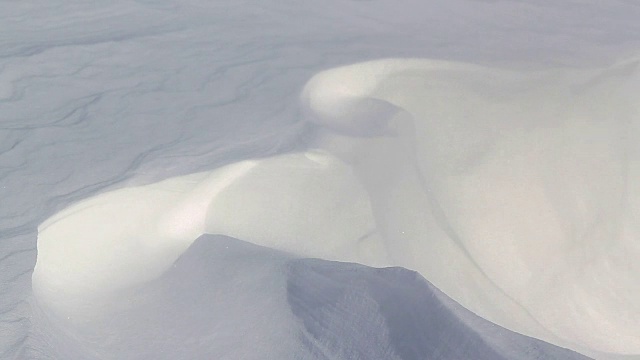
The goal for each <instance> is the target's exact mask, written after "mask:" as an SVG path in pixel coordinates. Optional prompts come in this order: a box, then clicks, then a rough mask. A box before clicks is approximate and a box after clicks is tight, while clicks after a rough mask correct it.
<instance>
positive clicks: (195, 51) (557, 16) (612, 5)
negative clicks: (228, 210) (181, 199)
mask: <svg viewBox="0 0 640 360" xmlns="http://www.w3.org/2000/svg"><path fill="white" fill-rule="evenodd" d="M639 16H640V7H638V5H637V4H636V3H635V2H633V1H623V0H615V1H607V2H601V1H595V0H585V1H579V2H578V1H562V2H557V1H546V0H533V1H527V2H526V3H525V2H516V1H470V0H453V1H429V2H424V1H417V0H416V1H407V2H404V3H403V4H402V6H398V4H397V3H393V2H389V1H382V0H377V1H342V0H340V1H339V0H331V1H325V2H322V3H313V4H311V3H300V2H294V1H281V0H273V1H243V2H237V1H235V2H230V1H217V2H215V3H211V2H204V1H195V0H194V1H181V2H176V1H171V0H164V1H154V2H149V1H129V0H126V1H125V0H116V1H111V2H93V3H91V4H89V3H84V2H80V1H59V0H53V1H49V2H47V3H46V4H42V3H41V2H34V1H21V2H5V3H2V4H0V104H1V105H0V139H1V140H0V205H1V206H0V267H1V268H2V271H1V272H0V334H1V335H0V358H18V359H20V358H24V356H23V354H24V353H25V351H32V350H33V351H37V346H35V345H33V344H37V343H39V341H41V340H42V339H43V336H35V335H29V334H30V333H31V334H37V333H39V331H40V330H39V328H38V326H37V324H34V323H32V321H35V320H34V316H33V313H34V312H36V313H37V312H38V311H39V308H38V307H35V308H33V307H31V306H30V304H29V302H28V301H27V299H28V298H29V297H30V295H31V274H32V272H33V269H34V266H35V261H36V237H37V228H38V226H39V225H40V224H42V223H44V222H45V220H46V219H48V218H50V217H52V216H54V214H56V213H58V212H59V211H61V210H63V209H65V208H68V207H69V206H71V205H72V204H74V203H77V202H79V201H81V200H83V199H86V198H91V197H93V196H96V195H98V194H100V193H103V192H105V191H106V190H116V189H123V188H127V187H132V186H138V185H144V184H150V183H154V182H158V181H161V180H164V179H167V178H171V177H175V176H185V175H188V174H193V173H199V172H203V171H210V170H211V169H215V168H218V167H220V166H221V165H224V164H228V163H233V162H238V161H241V160H244V159H248V158H256V157H265V156H270V155H273V154H277V153H283V152H291V151H297V150H300V149H305V148H307V147H308V146H309V145H310V141H311V139H314V137H313V136H309V135H310V132H311V133H313V131H310V128H313V126H308V122H307V121H306V120H310V119H309V118H305V116H307V114H303V113H301V112H300V110H299V109H300V108H299V101H298V96H299V92H300V89H301V88H302V87H303V85H304V84H305V82H306V81H307V80H308V79H309V78H310V77H312V76H313V75H314V74H316V73H318V72H320V71H322V70H326V69H329V68H333V67H336V66H339V65H344V64H353V63H358V62H362V61H367V60H371V59H379V58H388V57H404V58H432V59H444V60H458V61H464V62H467V63H475V64H485V65H486V64H490V65H492V66H496V67H500V68H511V69H517V71H518V72H520V71H531V70H532V69H548V68H557V67H562V66H564V67H565V68H566V67H570V68H584V67H587V68H591V69H594V68H598V67H600V68H602V67H606V66H609V65H610V64H615V63H619V62H620V61H621V60H622V59H631V58H633V57H634V56H637V53H638V47H639V46H640V45H639V42H640V41H639V40H640V39H639V38H638V34H640V31H639V30H640V29H638V27H640V25H639V22H638V21H637V19H638V17H639ZM589 71H591V70H589ZM589 71H588V72H589ZM615 82H616V81H614V83H615ZM606 86H607V85H603V87H601V88H600V90H598V91H601V90H602V89H605V88H606ZM586 98H588V97H586ZM613 98H614V99H616V98H617V99H619V94H616V95H614V96H613ZM596 103H599V102H596ZM589 104H590V103H589V102H587V105H589ZM583 105H584V103H583ZM376 106H379V104H378V105H376ZM382 108H383V109H385V108H386V109H389V107H385V106H383V107H382ZM608 124H609V123H608V122H603V123H602V125H601V126H602V127H603V128H606V130H607V131H605V132H604V133H600V132H598V131H593V132H592V133H591V137H590V138H588V141H587V139H581V138H574V139H572V141H571V142H570V144H572V145H571V146H568V147H566V148H564V149H563V150H562V153H563V154H564V155H563V156H560V157H559V158H560V159H567V158H570V155H571V151H575V150H576V149H587V150H592V149H593V148H592V147H591V146H590V144H595V143H599V140H601V137H602V136H605V137H606V136H611V137H615V136H616V131H619V130H620V128H619V127H616V126H612V127H611V128H609V127H608ZM596 128H597V127H596ZM593 129H595V128H592V130H593ZM583 130H585V129H584V128H583ZM549 131H550V130H549ZM632 134H634V133H633V132H629V134H627V133H624V134H623V135H624V136H623V137H625V138H626V137H629V136H630V135H632ZM558 139H559V138H556V140H558ZM594 139H595V140H598V141H593V140H594ZM453 140H455V139H453ZM518 140H519V139H518V138H515V139H513V140H512V141H513V142H514V143H515V142H517V141H518ZM580 143H581V145H580V146H582V147H579V146H578V147H576V144H580ZM444 144H445V145H446V144H448V142H444ZM527 144H531V143H530V142H529V143H527V142H524V143H523V145H520V148H519V154H520V155H522V156H523V157H524V158H525V159H524V162H526V161H529V159H531V158H532V156H533V155H532V154H526V151H525V149H526V146H527ZM314 145H315V144H314ZM512 145H513V144H512ZM546 145H550V146H551V148H552V149H555V150H557V149H558V148H559V147H561V146H560V142H556V143H553V138H550V139H549V140H546ZM510 148H511V147H510V145H509V144H507V145H505V144H503V145H502V149H503V150H504V149H510ZM596 148H597V147H596ZM444 149H446V147H445V148H444ZM599 149H600V150H602V151H599V152H597V153H598V154H605V155H606V156H603V157H602V158H601V159H600V161H603V162H606V159H607V157H608V156H610V155H612V154H616V153H619V151H620V149H621V148H620V147H619V146H618V147H616V146H613V147H611V148H606V147H605V148H602V147H600V148H599ZM580 153H582V152H580ZM586 153H587V154H589V153H590V151H587V152H586ZM525 155H526V156H525ZM578 155H579V154H577V156H578ZM633 156H634V153H633V151H631V152H629V153H628V157H627V159H633ZM507 158H508V157H505V158H504V160H505V161H506V159H507ZM547 158H554V156H552V154H551V152H550V154H549V155H548V156H547ZM581 159H582V158H581ZM582 160H584V159H582ZM597 160H598V159H593V160H590V161H596V162H597ZM625 163H627V160H621V161H619V162H617V164H625ZM628 163H633V162H632V161H628ZM502 165H504V164H500V163H499V162H498V163H494V164H493V165H492V166H493V169H498V168H500V166H502ZM538 165H539V164H538ZM570 165H571V164H570V163H567V161H566V160H563V161H558V162H557V163H556V164H555V165H554V167H553V168H551V169H547V170H548V171H549V172H550V173H552V174H553V173H554V171H556V170H555V169H557V171H556V172H560V173H561V172H562V171H564V170H568V171H569V173H571V174H573V175H572V176H568V177H566V178H562V176H550V180H547V181H548V182H551V183H552V184H556V185H557V184H558V182H560V183H561V182H562V181H560V180H563V181H565V183H566V184H564V185H565V187H569V188H572V182H571V181H573V180H575V178H576V176H577V175H576V174H579V172H580V171H581V170H580V168H579V167H578V166H573V167H572V166H570ZM567 166H568V169H566V168H567ZM614 167H615V163H614V164H612V165H607V166H605V167H604V171H603V173H604V174H612V173H615V171H613V170H612V169H614ZM489 168H491V166H489ZM445 170H446V169H445ZM561 170H562V171H561ZM486 174H487V175H488V174H491V171H487V172H486ZM587 174H589V173H588V172H587ZM510 175H514V174H510ZM596 179H597V181H594V184H593V186H594V188H590V187H589V186H592V185H591V184H587V185H585V184H584V182H583V183H582V184H583V186H582V187H577V188H575V189H573V191H572V192H571V193H570V194H569V195H567V194H563V193H557V192H553V191H552V192H551V196H550V197H551V198H553V199H554V201H555V203H556V204H560V205H562V206H560V208H562V207H566V206H568V208H569V209H572V210H571V211H569V212H568V214H567V213H560V214H557V218H558V219H563V220H564V222H561V223H566V224H571V223H573V221H574V220H576V219H578V220H580V219H581V220H583V221H585V222H587V220H589V219H590V220H594V219H598V221H599V224H600V226H602V224H607V223H609V224H610V228H608V229H605V230H611V229H614V228H615V227H616V226H617V221H618V220H619V219H622V217H620V216H619V214H620V212H618V211H617V210H616V211H612V212H610V213H609V212H607V211H604V210H601V211H599V212H597V211H596V212H595V213H594V212H591V213H590V212H589V211H586V210H588V209H592V210H593V209H596V208H599V206H600V205H602V204H607V201H605V199H607V196H609V195H610V196H612V197H613V198H611V199H609V205H607V206H608V207H607V206H606V207H605V209H614V208H615V207H616V206H617V205H615V204H613V203H614V202H615V201H614V200H613V199H615V197H616V196H617V197H618V198H623V199H625V201H627V200H626V199H629V198H633V196H631V197H629V195H628V194H627V193H625V192H621V191H620V189H621V187H616V186H615V183H616V181H619V177H618V180H615V181H614V180H612V181H611V182H609V181H608V180H606V179H604V177H601V176H600V174H598V176H596ZM449 185H450V186H453V185H455V184H453V183H449ZM603 185H605V186H604V187H602V186H603ZM440 186H442V185H440ZM460 186H462V185H459V184H458V188H457V189H459V188H460ZM552 188H553V187H552ZM602 189H604V190H602ZM612 189H613V190H612ZM454 190H456V189H455V188H450V189H448V191H447V192H444V191H443V192H441V193H442V194H444V193H447V194H448V195H447V196H448V198H447V199H444V200H443V199H440V203H441V205H442V207H443V213H444V214H445V215H447V217H448V218H449V219H451V218H455V216H453V215H452V214H454V215H455V214H458V215H460V216H461V215H463V214H462V213H461V212H460V213H458V211H461V210H460V209H459V208H453V209H452V208H446V205H448V206H451V204H453V203H455V202H456V199H455V198H451V197H450V196H454V195H456V192H455V191H454ZM590 190H593V191H590ZM601 190H602V191H601ZM545 191H547V190H546V189H545ZM581 193H597V194H599V195H600V196H599V197H595V198H592V200H593V199H595V200H593V201H592V202H590V203H580V202H575V201H574V198H573V196H575V195H578V194H581ZM451 194H453V195H451ZM457 196H462V193H457ZM597 204H599V205H598V206H595V205H597ZM612 204H613V205H612ZM618 204H619V203H618ZM585 209H586V210H585ZM618 209H619V208H618ZM572 211H573V212H572ZM580 211H583V212H582V214H591V215H594V214H596V215H594V216H592V217H589V216H586V217H582V218H581V217H580V216H576V214H580ZM490 215H491V214H488V215H487V216H490ZM494 215H495V213H494ZM582 216H584V215H582ZM461 217H462V216H461ZM464 218H466V216H465V217H464ZM498 218H499V216H498ZM599 219H601V220H599ZM628 220H629V219H626V220H624V221H628ZM598 221H596V223H597V222H598ZM486 223H487V224H493V225H495V224H496V223H495V222H491V221H489V222H486ZM577 223H580V222H579V221H577ZM455 225H456V226H460V227H462V228H464V227H465V226H464V224H462V225H461V224H460V221H458V223H456V224H455ZM466 226H467V227H470V226H471V225H469V224H467V225H466ZM470 228H474V227H473V226H471V227H470ZM554 228H555V229H564V231H568V233H569V235H571V231H573V230H574V229H573V228H572V226H566V225H562V224H561V225H558V226H556V227H554ZM596 228H597V226H596ZM605 228H607V226H605ZM600 229H601V233H600V235H598V236H602V237H604V236H605V235H604V234H607V231H602V227H601V228H600ZM625 231H627V230H625ZM569 235H568V236H566V237H564V238H575V237H572V236H569ZM596 243H597V242H596ZM600 244H601V245H602V244H605V245H606V243H605V242H600ZM616 244H618V245H616V246H617V248H616V246H614V247H611V248H608V249H604V252H609V253H610V254H612V255H611V256H610V257H608V258H609V259H614V260H615V261H614V262H607V261H604V262H600V264H598V265H595V266H593V267H592V272H583V273H581V276H582V277H583V278H584V279H586V280H588V281H592V283H591V285H590V286H589V287H590V288H591V290H589V291H591V292H594V291H595V290H593V289H603V285H605V286H614V285H610V283H609V282H608V281H606V280H605V279H603V278H598V277H597V276H596V275H598V274H600V273H601V271H600V269H602V268H605V269H606V270H609V269H608V267H609V266H610V265H612V264H613V265H615V266H614V268H615V267H616V266H617V267H618V269H617V270H616V271H618V272H621V273H622V274H623V276H622V277H621V278H620V281H619V282H616V283H614V284H624V283H625V282H629V283H631V284H634V283H635V282H636V281H634V279H636V278H637V273H636V272H635V271H636V270H635V267H634V266H636V265H634V263H633V262H631V263H629V262H628V261H629V259H630V258H629V257H628V255H629V254H628V253H629V251H628V247H624V246H622V247H620V246H619V243H616ZM605 247H606V246H605ZM399 248H400V247H398V249H399ZM576 249H581V248H580V247H576ZM598 250H599V249H598V248H592V249H586V251H585V252H584V254H581V255H589V254H596V253H598ZM581 251H582V250H578V253H580V252H581ZM540 253H542V254H543V253H544V252H540ZM540 253H539V254H540ZM631 253H632V252H631ZM538 256H540V255H538ZM625 259H626V260H625ZM483 262H484V263H485V265H483V266H486V263H487V262H489V263H491V262H490V261H487V259H484V260H483ZM538 267H539V266H538ZM625 270H626V271H625ZM558 271H559V270H558V269H550V270H549V272H558ZM576 272H577V273H579V271H576ZM503 273H508V272H504V271H503ZM605 273H606V272H605ZM504 275H508V274H493V276H498V277H500V276H504ZM428 278H429V280H431V281H434V282H435V280H434V279H433V278H431V277H428ZM507 280H509V281H508V283H510V284H511V285H510V287H512V288H516V289H515V290H513V291H515V292H516V293H520V294H523V293H526V291H524V290H522V289H517V287H518V286H519V285H518V279H515V280H514V279H507ZM567 281H568V280H567ZM588 281H587V282H588ZM569 282H570V281H569ZM435 283H436V285H437V286H438V287H440V288H442V284H439V283H437V282H435ZM614 287H616V288H618V287H619V286H618V285H615V286H614ZM622 288H624V287H622ZM629 289H634V288H633V287H629ZM636 289H637V288H636ZM631 291H634V290H631ZM546 295H547V294H544V293H543V296H542V297H543V298H545V297H546ZM578 295H580V294H575V295H574V296H577V297H579V296H578ZM628 295H630V296H633V295H634V294H632V293H631V294H628ZM626 296H627V295H625V296H624V297H622V298H626ZM457 297H458V299H463V296H462V295H459V296H457ZM605 299H606V297H605ZM463 302H464V301H463ZM607 302H609V300H607ZM588 308H589V310H590V311H594V309H593V308H591V307H588ZM560 311H561V312H560V316H561V317H562V316H564V315H565V314H566V312H567V311H566V310H560ZM595 311H596V313H597V312H598V311H599V310H595ZM630 319H631V320H632V318H630ZM631 329H633V328H631ZM44 338H45V339H46V336H44ZM625 344H626V343H625ZM623 345H624V344H623ZM601 346H602V345H599V347H601ZM595 355H598V357H599V358H604V356H603V355H599V354H594V356H595ZM42 356H45V354H42ZM629 358H633V356H631V357H629Z"/></svg>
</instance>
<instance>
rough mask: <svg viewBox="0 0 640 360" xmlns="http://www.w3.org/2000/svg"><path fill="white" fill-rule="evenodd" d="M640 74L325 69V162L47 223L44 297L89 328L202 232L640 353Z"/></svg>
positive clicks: (84, 209) (246, 169)
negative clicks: (355, 267) (393, 278)
mask: <svg viewBox="0 0 640 360" xmlns="http://www.w3.org/2000/svg"><path fill="white" fill-rule="evenodd" d="M639 74H640V72H639V70H638V61H637V60H630V61H626V62H621V63H618V64H615V65H613V66H610V67H606V68H589V69H582V70H579V69H568V68H560V67H558V68H552V69H547V70H518V71H515V70H508V69H498V68H488V67H481V66H477V65H471V64H462V63H455V62H446V61H433V60H421V59H388V60H379V61H371V62H365V63H358V64H354V65H350V66H344V67H339V68H335V69H330V70H327V71H324V72H320V73H318V74H317V75H315V76H314V77H313V78H311V80H310V81H309V82H308V83H307V85H306V86H305V88H304V89H303V91H302V96H301V106H302V108H303V110H304V114H305V116H306V119H307V120H308V122H310V123H312V124H315V125H316V126H317V127H318V129H317V131H316V133H315V137H314V139H313V141H312V142H311V145H310V146H309V149H307V150H306V151H302V152H295V153H289V154H283V155H278V156H275V157H269V158H260V159H252V160H250V161H244V162H238V163H235V164H231V165H227V166H224V167H221V168H217V169H215V170H212V171H209V172H203V173H197V174H193V175H186V176H181V177H175V178H170V179H167V180H164V181H161V182H158V183H154V184H151V185H144V186H139V187H130V188H124V189H120V190H115V191H112V192H107V193H103V194H100V195H97V196H95V197H92V198H89V199H86V200H83V201H81V202H79V203H78V204H75V205H73V206H71V207H69V208H67V209H65V210H63V211H62V212H60V213H58V214H56V215H54V216H53V217H52V218H50V219H49V220H47V221H46V222H45V223H43V224H42V225H41V227H40V228H39V237H38V260H37V263H36V267H35V270H34V274H33V287H34V293H35V295H36V296H37V299H38V302H39V303H40V304H42V306H44V308H45V309H47V310H46V311H49V312H52V313H54V314H56V316H59V317H61V318H68V319H69V320H70V321H72V322H74V323H83V322H85V321H90V319H93V318H94V317H96V316H99V312H100V311H99V309H100V306H99V305H96V304H97V303H99V302H101V301H107V302H108V301H109V296H110V295H112V294H116V293H118V292H120V291H123V290H126V289H128V288H131V287H136V286H141V285H142V284H144V283H146V282H148V281H152V280H153V279H156V278H158V277H159V276H161V274H163V273H164V272H166V271H167V270H169V269H170V268H171V267H172V265H173V264H174V262H175V261H176V260H177V259H178V258H179V256H180V255H181V254H183V253H184V252H185V251H186V250H187V248H188V247H189V245H190V244H191V243H192V242H193V241H195V240H196V238H198V237H199V236H200V235H201V234H205V233H206V234H222V235H227V236H231V237H234V238H238V239H242V240H245V241H249V242H251V243H254V244H257V245H260V246H266V247H269V248H273V249H276V250H280V251H286V252H289V253H292V254H294V255H295V256H299V257H319V258H323V259H328V260H340V261H349V262H357V263H361V264H365V265H371V266H389V265H394V266H403V267H406V268H408V269H413V270H416V271H418V272H419V273H420V274H421V275H423V276H424V277H425V278H426V279H427V280H429V281H430V282H432V283H433V284H434V285H435V286H436V287H437V288H439V289H440V290H442V291H443V292H444V293H445V294H447V295H448V296H450V297H451V298H453V300H455V301H457V302H458V303H460V304H461V305H462V306H464V307H466V308H467V309H469V310H471V311H472V312H474V313H475V314H477V315H479V316H481V317H484V318H485V319H488V320H490V321H492V322H494V323H496V324H498V325H501V326H503V327H506V328H507V329H511V330H513V331H516V332H518V333H521V334H525V335H528V336H533V337H536V338H539V339H542V340H544V341H548V342H550V343H553V344H557V345H559V346H562V347H567V348H571V349H574V350H577V351H581V352H583V353H586V354H591V355H598V356H600V355H602V353H613V354H627V355H631V354H640V335H639V334H640V327H639V326H638V323H637V321H636V320H635V319H637V318H640V305H639V304H640V285H638V283H637V281H636V280H637V274H638V273H640V265H638V264H640V262H638V260H640V249H639V248H638V245H637V241H635V239H637V236H638V230H639V229H637V228H636V227H637V223H638V215H639V214H638V211H639V209H638V204H639V202H638V201H639V200H640V198H638V196H640V194H639V189H638V185H637V181H635V180H636V179H638V175H639V173H638V171H639V169H638V165H637V163H636V162H637V159H638V158H639V155H640V153H639V152H638V150H639V149H638V145H637V144H638V143H639V142H638V140H639V139H638V135H639V134H640V133H639V132H638V130H639V129H638V121H639V119H640V117H639V112H638V110H639V109H638V101H637V94H638V93H639V91H638V90H640V89H638V87H639V85H640V75H639ZM249 224H250V225H249ZM89 235H90V236H89ZM602 356H604V355H602Z"/></svg>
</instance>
